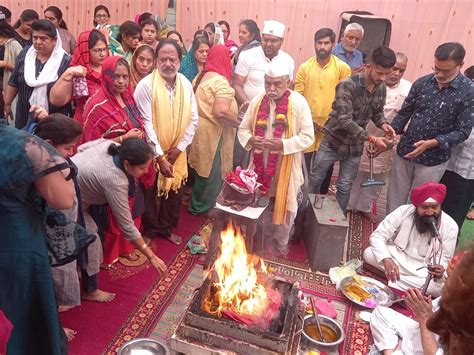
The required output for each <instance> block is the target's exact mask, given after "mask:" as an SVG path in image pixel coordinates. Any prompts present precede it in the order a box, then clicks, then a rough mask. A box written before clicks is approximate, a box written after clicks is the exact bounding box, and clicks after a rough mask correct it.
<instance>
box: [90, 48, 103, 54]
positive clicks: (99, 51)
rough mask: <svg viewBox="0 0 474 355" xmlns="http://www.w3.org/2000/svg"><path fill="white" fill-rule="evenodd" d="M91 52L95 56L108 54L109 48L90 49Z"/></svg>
mask: <svg viewBox="0 0 474 355" xmlns="http://www.w3.org/2000/svg"><path fill="white" fill-rule="evenodd" d="M90 51H91V52H94V53H95V54H101V53H107V48H93V49H90Z"/></svg>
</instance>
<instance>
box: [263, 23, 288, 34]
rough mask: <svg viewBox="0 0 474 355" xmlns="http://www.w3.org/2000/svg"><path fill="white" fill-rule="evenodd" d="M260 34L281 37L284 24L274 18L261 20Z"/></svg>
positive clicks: (283, 32)
mask: <svg viewBox="0 0 474 355" xmlns="http://www.w3.org/2000/svg"><path fill="white" fill-rule="evenodd" d="M262 34H264V35H272V36H276V37H280V38H283V37H285V25H284V24H282V23H281V22H278V21H275V20H267V21H263V31H262Z"/></svg>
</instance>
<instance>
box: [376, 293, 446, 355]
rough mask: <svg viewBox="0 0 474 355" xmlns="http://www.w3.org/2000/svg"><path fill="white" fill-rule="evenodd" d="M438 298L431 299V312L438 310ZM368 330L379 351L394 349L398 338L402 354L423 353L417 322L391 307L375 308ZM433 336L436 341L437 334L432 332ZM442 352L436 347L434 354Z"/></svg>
mask: <svg viewBox="0 0 474 355" xmlns="http://www.w3.org/2000/svg"><path fill="white" fill-rule="evenodd" d="M439 300H440V298H439V297H438V298H436V299H435V300H433V303H432V309H433V312H436V311H437V310H438V308H439ZM370 330H371V331H372V337H373V338H374V344H375V346H376V347H377V349H378V350H379V351H383V350H393V349H395V347H396V346H397V343H398V340H399V339H401V341H402V342H401V351H402V353H403V354H410V355H423V354H424V352H423V345H422V343H421V333H420V325H419V324H418V322H417V321H415V320H413V319H411V318H409V317H407V316H404V315H403V314H401V313H398V312H396V311H394V310H393V309H390V308H387V307H382V306H380V307H377V308H375V310H374V311H373V312H372V315H371V317H370ZM434 337H435V340H436V341H438V339H439V336H438V335H436V334H434ZM442 354H444V352H443V350H442V349H440V348H438V350H437V352H436V355H442Z"/></svg>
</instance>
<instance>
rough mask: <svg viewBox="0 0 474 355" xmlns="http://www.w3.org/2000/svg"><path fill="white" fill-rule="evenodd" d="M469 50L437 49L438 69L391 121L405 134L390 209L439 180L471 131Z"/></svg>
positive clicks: (473, 102) (453, 45)
mask: <svg viewBox="0 0 474 355" xmlns="http://www.w3.org/2000/svg"><path fill="white" fill-rule="evenodd" d="M465 55H466V51H465V49H464V47H463V46H462V45H461V44H460V43H457V42H448V43H443V44H441V45H440V46H438V48H436V51H435V55H434V66H433V73H432V74H428V75H425V76H423V77H421V78H419V79H418V80H416V81H415V82H414V83H413V86H412V88H411V90H410V93H409V94H408V96H407V98H406V100H405V102H404V104H403V106H402V108H401V110H400V111H398V114H397V116H396V117H395V118H394V119H393V121H392V123H391V125H392V127H393V129H394V130H395V132H396V133H397V134H400V135H402V137H401V139H400V143H399V144H398V146H397V154H395V155H394V157H393V162H392V170H391V173H390V186H389V188H388V201H387V212H388V213H390V212H392V211H393V210H395V209H396V208H397V207H398V206H401V205H404V204H405V203H406V201H407V198H408V194H409V192H410V190H411V189H412V188H413V187H415V186H418V185H420V184H422V183H424V182H426V181H430V180H433V181H439V180H440V179H441V177H442V176H443V173H444V171H445V170H446V168H447V166H448V161H449V158H450V156H451V150H452V149H453V148H454V147H455V146H456V145H458V144H459V143H462V142H463V141H465V140H466V139H467V138H468V137H469V134H470V133H471V130H472V125H473V119H472V118H473V116H474V85H473V84H472V82H471V80H469V79H468V78H466V77H465V76H464V75H462V74H461V67H462V65H463V61H464V56H465Z"/></svg>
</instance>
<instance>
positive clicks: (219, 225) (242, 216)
mask: <svg viewBox="0 0 474 355" xmlns="http://www.w3.org/2000/svg"><path fill="white" fill-rule="evenodd" d="M266 208H267V206H265V207H246V208H244V209H243V210H242V211H236V210H233V209H232V208H230V207H227V206H222V205H220V204H218V203H216V205H215V207H214V210H213V213H212V214H213V217H214V223H213V226H212V232H211V236H210V238H209V249H208V251H207V255H206V260H205V261H204V269H209V267H210V265H212V264H213V263H214V261H215V260H216V259H217V254H218V250H219V240H220V234H221V232H222V231H223V230H224V229H225V228H226V227H227V224H228V223H229V221H232V223H233V224H234V226H236V227H240V229H241V231H242V227H244V228H245V233H244V232H243V233H242V235H243V236H244V237H245V244H246V246H247V252H248V253H249V254H250V253H252V254H256V255H259V256H262V257H263V250H264V244H263V242H264V240H263V235H264V234H263V223H262V220H263V212H264V211H265V209H266Z"/></svg>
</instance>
